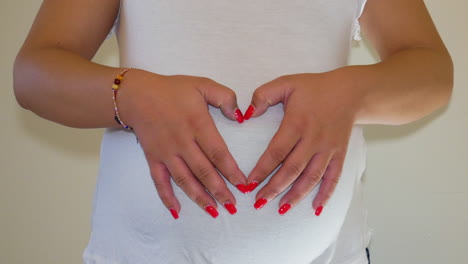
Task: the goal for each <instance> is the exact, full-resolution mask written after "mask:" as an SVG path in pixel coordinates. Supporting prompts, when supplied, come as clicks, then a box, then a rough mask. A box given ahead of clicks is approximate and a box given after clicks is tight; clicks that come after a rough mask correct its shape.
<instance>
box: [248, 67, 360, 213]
mask: <svg viewBox="0 0 468 264" xmlns="http://www.w3.org/2000/svg"><path fill="white" fill-rule="evenodd" d="M350 81H351V80H349V78H346V75H344V74H342V73H341V71H339V70H335V71H331V72H326V73H300V74H292V75H284V76H281V77H279V78H276V79H274V80H272V81H270V82H268V83H265V84H263V85H261V86H260V87H258V88H257V89H256V90H255V92H254V94H253V98H252V106H251V107H249V109H248V110H247V111H246V114H245V119H249V118H250V116H252V117H258V116H260V115H262V114H263V113H265V112H266V111H267V108H268V107H269V106H272V105H275V104H278V103H280V102H281V103H283V109H284V117H283V120H282V122H281V124H280V127H279V129H278V131H277V132H276V134H275V135H274V136H273V138H272V140H271V142H270V143H269V145H268V147H267V149H266V151H265V152H264V153H263V155H262V156H261V157H260V159H259V160H258V162H257V164H256V166H255V168H254V169H253V170H252V172H251V173H250V174H249V176H248V182H249V183H250V184H249V185H248V188H250V191H251V190H253V189H254V188H255V187H256V186H257V185H258V184H259V183H261V182H262V181H263V180H265V179H266V178H267V176H268V175H269V174H271V173H272V172H273V171H274V170H275V168H277V167H278V165H279V164H280V163H283V164H282V166H281V168H279V170H278V171H277V172H276V173H275V174H274V175H273V176H272V177H271V179H270V180H269V182H268V183H267V184H266V185H265V186H264V187H263V188H262V189H260V190H259V191H258V192H257V195H256V201H257V202H256V203H255V208H257V209H259V208H261V207H262V206H263V205H265V204H266V203H267V202H269V201H271V200H273V199H274V198H275V197H276V196H278V195H279V194H280V193H282V192H283V191H284V190H286V189H287V188H288V187H289V186H290V185H292V186H291V189H290V190H289V191H288V192H287V193H286V194H285V195H284V196H283V197H282V199H281V200H280V202H279V207H280V209H279V211H278V212H279V213H280V214H284V213H286V212H287V211H288V210H289V209H290V208H292V207H294V206H295V205H296V204H297V203H299V202H300V201H301V200H302V199H303V198H304V197H305V196H306V195H307V194H309V193H310V192H311V191H312V190H313V189H314V187H315V186H316V185H317V184H318V183H319V182H320V180H322V183H321V185H320V189H319V192H318V194H317V196H316V197H315V199H314V201H313V204H312V206H313V208H314V209H315V210H316V215H320V212H321V210H322V208H323V205H325V204H326V202H327V201H328V200H329V199H330V197H331V195H332V193H333V191H334V189H335V187H336V184H337V183H338V180H339V178H340V174H341V170H342V168H343V163H344V159H345V155H346V151H347V147H348V141H349V137H350V135H351V130H352V127H353V124H354V122H355V118H356V114H357V112H358V110H359V108H360V105H361V101H362V99H361V98H362V95H361V94H360V93H359V92H357V91H356V90H353V89H352V87H353V86H352V85H350ZM249 110H250V111H249ZM252 111H253V113H252Z"/></svg>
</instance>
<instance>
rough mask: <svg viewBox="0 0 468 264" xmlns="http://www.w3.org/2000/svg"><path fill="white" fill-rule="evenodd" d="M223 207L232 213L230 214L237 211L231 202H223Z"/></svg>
mask: <svg viewBox="0 0 468 264" xmlns="http://www.w3.org/2000/svg"><path fill="white" fill-rule="evenodd" d="M224 207H225V208H226V210H228V212H229V213H230V214H232V215H233V214H235V213H237V208H236V206H235V205H233V204H232V203H225V204H224Z"/></svg>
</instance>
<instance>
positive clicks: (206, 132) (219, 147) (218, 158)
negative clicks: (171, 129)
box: [184, 116, 247, 188]
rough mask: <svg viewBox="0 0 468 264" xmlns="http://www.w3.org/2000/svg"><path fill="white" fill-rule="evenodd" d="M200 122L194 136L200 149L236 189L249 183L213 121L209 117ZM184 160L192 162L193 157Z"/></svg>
mask: <svg viewBox="0 0 468 264" xmlns="http://www.w3.org/2000/svg"><path fill="white" fill-rule="evenodd" d="M199 122H200V123H198V124H197V126H198V128H197V129H196V133H195V136H194V137H195V141H196V143H197V144H198V146H199V148H200V149H201V150H202V151H203V153H205V156H206V157H207V158H208V160H209V161H211V162H212V163H213V165H214V166H215V167H216V168H217V169H218V170H219V171H220V172H221V174H222V175H223V176H224V177H225V178H226V179H227V180H228V181H229V182H230V183H231V184H233V185H234V186H236V187H238V186H239V184H242V185H244V186H245V185H246V183H247V181H246V177H245V175H244V173H242V171H241V170H240V168H239V166H238V165H237V162H236V161H235V160H234V157H233V156H232V155H231V152H229V149H228V147H227V145H226V143H225V142H224V139H223V138H222V137H221V135H220V134H219V132H218V129H217V128H216V126H215V124H214V121H213V119H211V117H209V116H207V117H206V118H202V119H200V121H199ZM186 153H190V152H186ZM184 159H185V160H189V159H190V160H191V157H190V156H187V157H184ZM200 162H201V161H200ZM192 164H194V165H193V166H195V165H196V163H192ZM193 166H192V165H190V167H191V168H193ZM210 166H211V167H212V165H211V164H210ZM216 175H218V173H216ZM205 186H206V185H205ZM238 188H239V187H238Z"/></svg>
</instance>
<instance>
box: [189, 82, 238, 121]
mask: <svg viewBox="0 0 468 264" xmlns="http://www.w3.org/2000/svg"><path fill="white" fill-rule="evenodd" d="M196 88H197V89H198V91H199V92H200V93H201V94H202V95H203V97H204V98H205V101H206V102H207V103H208V104H210V105H212V106H214V107H217V108H220V109H221V112H222V113H223V115H224V116H225V117H227V118H229V119H231V120H237V122H239V123H242V122H244V116H243V115H242V112H241V111H240V110H239V107H238V106H237V96H236V93H235V92H234V91H233V90H232V89H230V88H228V87H226V86H224V85H222V84H219V83H217V82H215V81H213V80H211V79H209V78H202V81H201V82H200V84H199V85H198V86H197V87H196Z"/></svg>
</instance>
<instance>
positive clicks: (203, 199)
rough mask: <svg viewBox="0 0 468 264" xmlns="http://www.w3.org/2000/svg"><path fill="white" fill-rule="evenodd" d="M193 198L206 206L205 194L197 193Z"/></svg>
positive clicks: (197, 202)
mask: <svg viewBox="0 0 468 264" xmlns="http://www.w3.org/2000/svg"><path fill="white" fill-rule="evenodd" d="M192 200H193V201H194V202H195V203H196V204H198V205H200V206H204V205H205V198H204V197H203V195H201V194H195V195H193V197H192Z"/></svg>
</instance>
